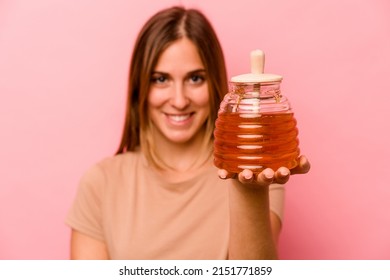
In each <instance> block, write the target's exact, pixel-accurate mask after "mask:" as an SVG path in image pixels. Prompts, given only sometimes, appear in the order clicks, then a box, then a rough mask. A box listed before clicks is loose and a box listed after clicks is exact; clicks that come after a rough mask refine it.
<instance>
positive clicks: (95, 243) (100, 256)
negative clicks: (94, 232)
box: [70, 230, 109, 260]
mask: <svg viewBox="0 0 390 280" xmlns="http://www.w3.org/2000/svg"><path fill="white" fill-rule="evenodd" d="M70 258H71V259H72V260H108V259H109V256H108V252H107V248H106V245H105V244H104V242H102V241H99V240H97V239H94V238H92V237H90V236H88V235H85V234H83V233H81V232H78V231H76V230H72V234H71V246H70Z"/></svg>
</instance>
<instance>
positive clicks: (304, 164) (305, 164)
mask: <svg viewBox="0 0 390 280" xmlns="http://www.w3.org/2000/svg"><path fill="white" fill-rule="evenodd" d="M298 160H299V161H298V166H296V167H295V168H293V169H291V174H305V173H307V172H309V170H310V167H311V166H310V162H309V160H308V159H307V158H306V156H304V155H301V156H300V157H299V158H298Z"/></svg>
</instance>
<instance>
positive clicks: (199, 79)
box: [189, 74, 206, 84]
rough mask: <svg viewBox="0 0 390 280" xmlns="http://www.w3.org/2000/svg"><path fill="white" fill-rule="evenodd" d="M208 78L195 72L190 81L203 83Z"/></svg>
mask: <svg viewBox="0 0 390 280" xmlns="http://www.w3.org/2000/svg"><path fill="white" fill-rule="evenodd" d="M205 80H206V78H205V76H204V75H200V74H193V75H191V76H190V77H189V82H190V83H191V84H201V83H203V82H204V81H205Z"/></svg>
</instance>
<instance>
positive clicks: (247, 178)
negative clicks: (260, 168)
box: [238, 169, 253, 183]
mask: <svg viewBox="0 0 390 280" xmlns="http://www.w3.org/2000/svg"><path fill="white" fill-rule="evenodd" d="M238 180H239V181H240V182H241V183H250V182H252V181H253V172H252V171H251V170H249V169H244V170H243V171H241V172H240V173H239V174H238Z"/></svg>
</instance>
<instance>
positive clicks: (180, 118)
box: [166, 114, 192, 123]
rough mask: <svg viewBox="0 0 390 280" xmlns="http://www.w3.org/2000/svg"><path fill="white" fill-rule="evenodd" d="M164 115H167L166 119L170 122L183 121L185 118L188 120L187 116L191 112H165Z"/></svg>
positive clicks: (189, 115)
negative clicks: (178, 113)
mask: <svg viewBox="0 0 390 280" xmlns="http://www.w3.org/2000/svg"><path fill="white" fill-rule="evenodd" d="M166 116H167V117H168V119H169V120H170V121H172V122H177V123H179V122H184V121H186V120H188V119H189V118H191V116H192V114H185V115H170V114H166Z"/></svg>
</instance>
